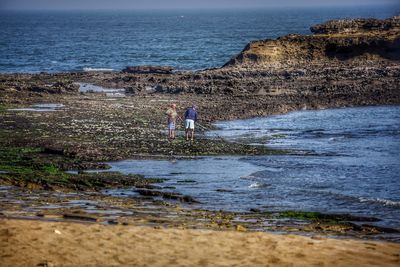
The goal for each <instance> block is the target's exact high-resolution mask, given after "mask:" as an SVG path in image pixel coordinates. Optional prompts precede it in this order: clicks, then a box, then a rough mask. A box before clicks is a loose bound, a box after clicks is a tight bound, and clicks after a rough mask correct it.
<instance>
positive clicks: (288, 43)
mask: <svg viewBox="0 0 400 267" xmlns="http://www.w3.org/2000/svg"><path fill="white" fill-rule="evenodd" d="M310 30H311V32H312V33H313V34H312V35H298V34H290V35H287V36H284V37H280V38H278V39H276V40H270V39H266V40H260V41H253V42H251V43H249V44H248V45H247V46H246V47H245V48H244V50H243V51H242V52H241V53H240V54H238V55H237V56H235V57H233V58H232V59H231V60H230V61H229V62H227V63H226V64H225V65H224V67H236V68H241V67H245V68H254V67H279V66H295V65H301V64H323V63H329V64H335V63H343V62H345V63H355V64H364V63H365V61H380V62H385V61H399V60H400V16H395V17H392V18H389V19H386V20H378V19H352V20H332V21H328V22H326V23H323V24H318V25H315V26H312V27H311V28H310Z"/></svg>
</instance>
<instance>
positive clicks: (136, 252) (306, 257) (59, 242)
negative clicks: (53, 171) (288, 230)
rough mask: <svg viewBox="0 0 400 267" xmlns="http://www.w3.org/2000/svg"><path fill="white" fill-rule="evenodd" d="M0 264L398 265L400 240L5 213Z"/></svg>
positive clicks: (0, 226) (1, 223)
mask: <svg viewBox="0 0 400 267" xmlns="http://www.w3.org/2000/svg"><path fill="white" fill-rule="evenodd" d="M0 243H1V246H0V258H1V261H0V265H1V266H399V265H400V244H395V243H387V242H372V241H362V240H335V239H326V238H319V237H317V238H315V237H314V238H309V237H303V236H295V235H276V234H270V233H254V232H253V233H246V232H236V231H221V232H218V231H205V230H178V229H154V228H150V227H137V226H122V225H117V226H106V225H100V224H82V223H64V222H45V221H36V220H9V219H1V220H0Z"/></svg>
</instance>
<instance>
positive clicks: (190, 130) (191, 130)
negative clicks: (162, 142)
mask: <svg viewBox="0 0 400 267" xmlns="http://www.w3.org/2000/svg"><path fill="white" fill-rule="evenodd" d="M185 134H186V141H189V136H190V139H191V140H192V141H193V140H194V129H186V130H185Z"/></svg>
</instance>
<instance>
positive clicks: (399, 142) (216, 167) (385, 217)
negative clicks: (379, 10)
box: [109, 106, 400, 228]
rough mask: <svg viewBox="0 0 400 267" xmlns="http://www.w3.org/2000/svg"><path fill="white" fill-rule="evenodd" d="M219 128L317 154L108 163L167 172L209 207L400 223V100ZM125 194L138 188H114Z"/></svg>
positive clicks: (230, 135) (151, 173)
mask: <svg viewBox="0 0 400 267" xmlns="http://www.w3.org/2000/svg"><path fill="white" fill-rule="evenodd" d="M217 126H219V127H220V130H218V131H217V132H212V133H210V135H213V134H218V135H219V136H221V137H222V138H224V139H227V140H230V141H238V140H240V141H241V142H244V141H245V140H246V139H247V140H252V142H253V143H258V144H262V145H267V146H269V147H276V148H287V149H293V150H297V151H305V150H307V151H309V152H312V153H311V154H310V153H299V154H297V155H281V156H252V157H227V156H225V157H205V158H201V159H198V160H170V161H168V160H126V161H121V162H112V163H111V166H112V167H113V170H116V171H121V172H124V173H141V174H143V175H146V176H148V177H163V178H168V179H169V180H168V181H166V182H165V183H164V184H161V185H168V186H174V187H176V190H177V191H179V192H181V193H184V194H189V195H191V196H193V197H194V198H195V199H197V200H199V201H200V202H201V204H198V205H199V206H200V207H203V208H207V209H216V210H219V209H222V210H231V211H249V210H250V209H251V208H257V209H261V210H267V211H282V210H301V211H318V212H325V213H347V214H353V215H359V216H367V217H377V218H379V219H381V221H380V222H378V224H381V225H384V226H391V227H395V228H400V194H399V192H400V179H399V178H400V176H399V174H400V164H399V163H400V107H399V106H381V107H361V108H345V109H328V110H320V111H299V112H292V113H289V114H286V115H279V116H272V117H266V118H255V119H249V120H238V121H228V122H220V123H218V124H217ZM266 137H267V138H266ZM188 181H189V182H188ZM221 189H222V190H221ZM121 192H123V193H124V194H125V195H129V194H134V190H130V189H128V190H120V189H119V190H116V191H110V192H109V193H110V194H116V195H118V194H119V193H121Z"/></svg>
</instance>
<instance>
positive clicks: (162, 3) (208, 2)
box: [0, 0, 400, 10]
mask: <svg viewBox="0 0 400 267" xmlns="http://www.w3.org/2000/svg"><path fill="white" fill-rule="evenodd" d="M399 2H400V1H399V0H0V9H38V10H43V9H61V10H68V9H194V8H205V9H213V8H268V7H291V6H292V7H298V6H341V5H343V6H346V5H347V6H348V5H352V6H358V5H360V6H361V5H397V6H399V5H400V3H399Z"/></svg>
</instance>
